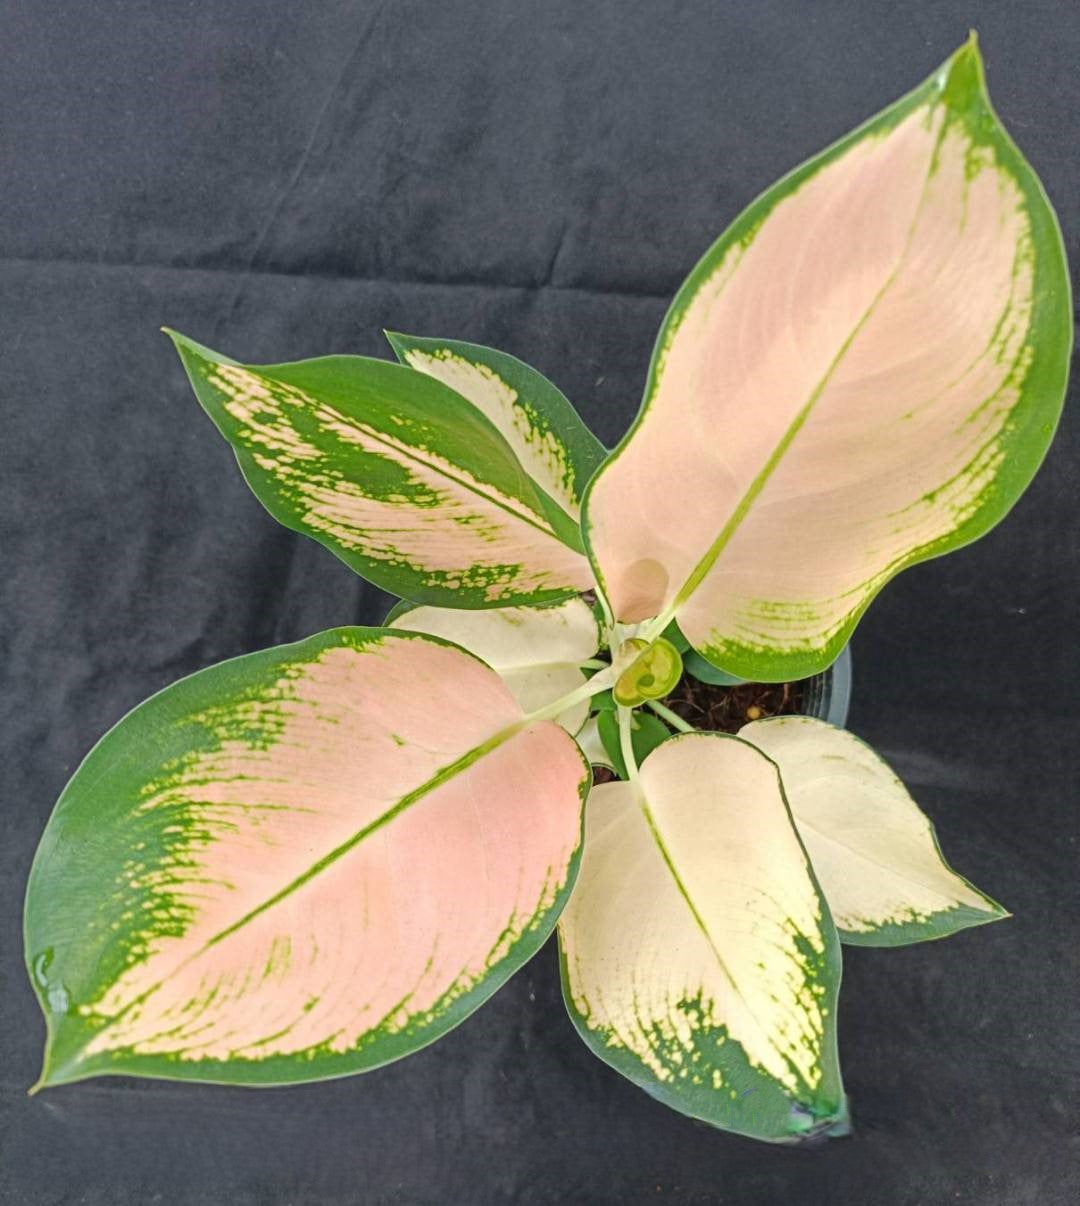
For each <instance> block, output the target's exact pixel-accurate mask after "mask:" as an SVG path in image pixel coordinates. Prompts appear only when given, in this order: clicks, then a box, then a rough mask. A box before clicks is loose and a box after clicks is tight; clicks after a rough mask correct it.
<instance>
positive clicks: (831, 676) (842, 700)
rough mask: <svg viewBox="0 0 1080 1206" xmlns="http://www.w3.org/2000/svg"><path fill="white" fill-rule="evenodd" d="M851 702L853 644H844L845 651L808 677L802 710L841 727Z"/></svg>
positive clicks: (844, 722) (806, 713)
mask: <svg viewBox="0 0 1080 1206" xmlns="http://www.w3.org/2000/svg"><path fill="white" fill-rule="evenodd" d="M850 706H851V646H850V645H845V646H844V651H843V653H841V654H840V656H839V657H838V658H837V659H836V661H835V662H833V664H832V665H831V666H830V667H829V668H828V670H826V671H825V672H824V673H823V674H815V675H814V677H813V678H808V679H807V680H806V684H805V687H804V693H803V705H802V707H801V708H800V709H799V710H800V711H801V712H802V713H803V715H804V716H816V717H817V718H818V719H819V720H827V721H828V722H829V724H834V725H836V726H837V727H838V728H841V729H842V728H843V727H844V725H845V724H846V723H847V717H848V709H849V707H850Z"/></svg>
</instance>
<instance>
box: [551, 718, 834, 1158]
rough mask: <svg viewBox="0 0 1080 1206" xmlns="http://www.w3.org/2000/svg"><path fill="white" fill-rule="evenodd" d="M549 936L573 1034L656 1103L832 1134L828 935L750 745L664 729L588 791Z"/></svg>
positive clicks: (772, 1135) (740, 1124) (772, 1129)
mask: <svg viewBox="0 0 1080 1206" xmlns="http://www.w3.org/2000/svg"><path fill="white" fill-rule="evenodd" d="M559 941H560V945H561V949H562V970H563V994H564V997H565V999H566V1004H567V1008H568V1010H569V1012H570V1016H571V1018H572V1019H573V1022H574V1025H575V1026H576V1027H577V1029H578V1032H579V1033H580V1034H581V1036H582V1038H583V1039H584V1040H585V1042H586V1043H587V1044H588V1046H589V1047H590V1048H591V1049H592V1050H593V1051H594V1052H595V1053H596V1054H597V1055H598V1056H599V1057H600V1058H601V1059H603V1060H604V1061H605V1062H607V1063H609V1064H611V1065H612V1067H614V1068H615V1069H617V1070H618V1071H619V1072H621V1073H622V1074H623V1075H624V1076H628V1077H629V1078H630V1079H631V1080H632V1081H634V1082H635V1083H636V1084H638V1085H640V1086H641V1087H642V1088H644V1089H646V1090H647V1091H648V1092H649V1093H651V1094H652V1095H653V1096H654V1097H656V1098H658V1099H659V1100H660V1101H662V1102H664V1103H665V1104H666V1105H669V1106H672V1107H673V1108H674V1109H677V1110H681V1111H682V1112H683V1113H685V1114H691V1115H693V1116H694V1117H695V1118H701V1119H704V1120H705V1121H706V1122H711V1123H713V1124H715V1125H717V1126H721V1127H724V1128H725V1129H727V1130H733V1131H738V1132H739V1133H740V1134H744V1135H751V1136H753V1137H755V1138H759V1139H770V1140H777V1141H783V1140H791V1139H798V1138H800V1137H803V1136H806V1135H808V1134H811V1133H819V1132H821V1131H830V1132H833V1133H836V1132H839V1131H842V1130H843V1129H844V1128H845V1126H846V1117H847V1113H846V1105H845V1101H844V1093H843V1089H842V1086H841V1081H840V1069H839V1063H838V1059H837V1052H836V997H837V990H838V988H839V983H840V946H839V943H838V941H837V937H836V930H835V928H834V927H833V923H832V920H831V918H830V917H829V911H828V908H827V907H826V905H825V903H824V901H823V899H822V897H821V894H820V892H819V891H818V887H817V884H816V883H815V881H814V877H813V872H812V871H811V868H810V864H809V861H808V860H807V857H806V853H805V851H804V850H803V848H802V846H801V845H800V843H799V839H798V836H797V835H796V833H795V829H794V827H793V825H792V823H791V817H790V815H789V813H788V810H787V805H786V804H785V802H784V796H783V792H782V789H781V786H780V779H779V776H778V775H777V771H776V767H775V766H774V765H773V763H772V762H770V761H769V760H768V759H767V758H766V757H765V756H764V755H763V754H761V753H759V751H757V750H756V749H754V747H753V746H751V745H748V744H747V743H746V742H744V741H740V740H739V739H738V738H736V737H729V736H726V735H723V734H719V733H691V734H687V735H682V736H677V737H673V738H671V740H670V741H666V742H665V743H664V744H663V745H661V746H660V747H659V748H658V749H656V750H655V751H654V752H653V753H652V754H650V755H649V756H648V758H646V759H645V761H644V762H643V763H642V765H641V768H640V771H639V777H638V778H637V779H636V780H635V781H631V782H629V783H609V784H603V785H601V786H600V787H597V788H594V789H593V791H592V793H591V794H590V796H589V801H588V804H587V806H586V809H585V854H584V857H583V859H582V864H581V871H580V874H579V876H578V881H577V885H576V886H575V888H574V892H573V895H572V896H571V898H570V903H569V904H568V905H567V907H566V909H565V910H564V912H563V915H562V917H561V919H560V921H559Z"/></svg>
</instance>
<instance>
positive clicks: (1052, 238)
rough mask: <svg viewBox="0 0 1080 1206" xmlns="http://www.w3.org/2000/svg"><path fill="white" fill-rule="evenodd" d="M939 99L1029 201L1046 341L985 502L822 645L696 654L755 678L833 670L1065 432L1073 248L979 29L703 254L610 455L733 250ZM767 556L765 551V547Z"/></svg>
mask: <svg viewBox="0 0 1080 1206" xmlns="http://www.w3.org/2000/svg"><path fill="white" fill-rule="evenodd" d="M939 101H940V102H943V103H945V104H946V105H947V106H948V108H949V112H950V114H951V117H952V119H954V120H960V121H961V122H962V123H963V124H964V126H965V129H966V130H967V132H968V133H969V134H970V135H971V136H972V138H973V140H974V141H975V142H976V144H977V145H989V146H991V147H992V148H993V150H994V152H995V154H996V156H997V161H998V163H999V164H1000V165H1001V166H1002V167H1004V168H1005V169H1006V170H1007V171H1009V172H1010V173H1011V174H1012V176H1013V178H1014V179H1015V180H1016V183H1017V185H1018V186H1019V188H1020V191H1021V193H1022V195H1023V197H1024V199H1025V203H1026V213H1027V215H1028V217H1029V219H1030V222H1031V234H1032V246H1033V252H1034V261H1035V274H1034V281H1033V286H1032V288H1033V298H1032V316H1031V327H1030V331H1029V336H1028V344H1026V345H1025V346H1029V345H1030V343H1031V341H1032V339H1037V340H1038V341H1039V343H1040V344H1041V353H1040V354H1039V355H1036V356H1035V357H1034V359H1033V362H1032V364H1031V366H1030V368H1029V370H1028V372H1027V374H1026V375H1025V377H1024V380H1023V385H1022V387H1021V397H1020V399H1019V401H1018V402H1017V404H1016V405H1015V406H1014V407H1013V409H1012V411H1011V414H1010V418H1009V422H1008V424H1007V425H1006V427H1005V428H1004V429H1003V431H1002V436H1001V442H1002V446H1003V448H1004V449H1005V459H1004V463H1003V465H1002V467H1001V469H999V470H998V472H997V473H996V474H995V475H994V477H993V479H992V480H991V481H990V483H989V484H988V485H987V487H986V488H985V490H984V491H983V494H982V497H981V504H980V505H979V506H978V507H977V508H976V509H975V510H974V513H973V514H972V515H971V516H970V517H969V518H968V519H967V520H965V521H964V522H963V523H962V524H961V525H960V527H958V528H957V529H955V530H954V531H953V532H951V533H950V534H949V535H947V536H944V537H941V538H940V539H938V540H935V541H932V542H931V543H929V544H927V545H923V546H922V547H921V548H918V549H915V550H914V551H913V552H912V553H910V554H909V555H908V556H907V557H904V558H902V559H901V560H900V561H899V562H897V563H896V564H895V565H893V566H892V567H890V570H889V572H888V574H887V575H886V576H885V577H883V578H882V580H881V582H880V583H879V584H878V586H877V588H876V589H875V590H874V591H873V592H872V593H871V594H870V596H869V597H868V598H866V599H865V600H863V602H862V603H860V604H859V606H858V607H856V608H855V609H854V610H853V611H852V612H851V613H850V614H849V615H848V618H847V619H846V620H845V622H844V623H843V624H842V625H841V626H840V627H839V628H838V629H837V630H836V631H835V632H834V633H833V635H832V636H831V637H830V638H829V640H828V641H827V642H826V643H825V645H824V646H823V647H822V648H821V649H820V650H818V651H795V652H791V653H783V654H776V653H762V652H760V651H759V650H755V649H753V648H751V647H749V646H745V647H740V646H736V645H734V644H731V645H729V646H727V647H725V648H723V649H713V648H708V647H707V648H702V649H699V650H698V652H699V653H701V654H702V655H703V656H704V657H705V658H706V659H707V660H708V661H710V662H712V663H713V664H714V665H723V667H724V668H725V669H726V670H728V671H729V672H730V673H732V674H737V675H739V676H740V677H742V678H744V679H746V680H747V681H750V682H789V681H793V680H796V679H801V678H809V677H810V676H811V675H814V674H820V673H821V672H822V671H824V670H825V669H827V668H828V667H829V666H830V665H831V664H832V663H833V662H834V661H835V660H836V658H837V657H838V656H839V655H840V652H841V650H842V649H843V647H844V645H846V644H847V642H848V641H849V640H850V639H851V634H852V633H853V632H854V630H855V627H856V625H857V624H858V623H859V621H860V620H861V619H862V616H863V614H864V613H865V612H866V610H867V608H868V607H869V606H870V604H871V603H872V602H873V601H874V599H875V598H876V597H877V595H878V593H879V592H880V590H881V589H882V588H883V587H884V586H885V585H886V584H887V583H888V582H889V581H891V580H892V579H893V578H894V577H896V575H897V574H899V573H900V572H901V571H902V570H904V569H907V568H908V567H909V566H912V565H917V564H919V563H920V562H923V561H929V560H931V559H932V558H934V557H940V556H942V555H944V554H945V553H949V552H952V551H953V550H955V549H959V548H962V547H963V546H965V545H968V544H971V543H972V542H973V541H975V540H977V539H978V538H979V537H980V536H983V535H985V534H986V533H987V532H988V531H990V529H991V528H993V527H994V526H995V525H996V524H998V523H1000V522H1001V520H1002V519H1004V518H1005V516H1006V515H1007V514H1008V513H1009V511H1010V510H1011V509H1012V507H1013V505H1014V504H1015V503H1016V501H1017V500H1018V499H1019V497H1020V496H1021V494H1023V492H1024V490H1025V489H1026V488H1027V486H1028V485H1029V483H1030V482H1031V479H1032V478H1033V477H1034V476H1035V473H1036V471H1037V470H1038V468H1039V466H1040V465H1041V464H1042V461H1043V459H1044V457H1045V456H1046V452H1047V449H1048V448H1049V446H1050V442H1051V440H1052V439H1053V436H1054V432H1055V431H1056V429H1057V424H1058V420H1059V419H1060V416H1061V410H1062V406H1063V404H1064V401H1065V387H1066V384H1067V382H1068V375H1069V360H1070V355H1071V351H1072V344H1073V313H1072V293H1071V285H1070V280H1069V273H1068V263H1067V260H1066V256H1065V244H1064V240H1063V238H1062V234H1061V227H1060V225H1059V224H1058V220H1057V216H1056V214H1055V213H1054V209H1053V207H1052V205H1051V203H1050V199H1049V198H1048V197H1047V195H1046V192H1045V190H1044V189H1043V186H1042V183H1041V181H1040V180H1039V178H1038V176H1037V175H1036V174H1035V172H1034V170H1033V169H1032V167H1031V166H1030V164H1029V163H1028V162H1027V160H1026V159H1025V158H1024V156H1023V155H1022V154H1021V152H1020V150H1019V148H1018V147H1017V146H1016V144H1015V143H1014V142H1013V140H1012V138H1011V137H1010V135H1009V133H1008V131H1007V130H1006V129H1005V127H1004V125H1002V123H1001V121H1000V119H999V118H998V116H997V113H996V111H995V110H994V107H993V105H992V103H991V101H990V96H989V93H988V92H987V88H986V78H985V70H984V65H983V61H982V56H981V55H980V53H979V47H978V39H977V37H976V35H975V33H974V31H973V32H972V33H971V35H970V37H969V38H968V40H967V42H966V43H965V44H964V45H963V46H961V47H960V49H959V50H957V51H956V52H955V53H954V54H953V55H952V56H951V57H950V58H949V59H947V60H946V61H945V63H943V64H942V66H941V67H939V68H938V70H937V71H935V72H934V73H933V75H931V76H930V77H929V79H927V80H926V81H925V82H924V83H922V84H920V85H919V86H918V87H917V88H915V89H914V90H913V91H911V92H909V93H908V94H907V95H906V96H903V97H901V98H900V99H899V100H898V101H895V102H894V103H893V104H891V105H889V106H887V107H886V108H885V109H883V110H881V112H879V113H878V114H876V115H875V116H873V117H871V118H869V119H868V120H867V121H865V122H863V123H862V124H861V125H859V126H857V127H856V128H855V129H854V130H852V131H851V132H850V133H849V134H846V135H845V136H844V137H842V138H840V139H839V140H838V141H836V142H834V143H832V144H831V145H830V146H829V147H827V148H826V149H825V150H824V151H821V152H820V153H819V154H817V155H815V156H813V157H811V158H810V159H808V160H806V161H805V162H804V163H802V164H801V165H800V166H798V167H796V168H795V169H794V170H792V171H791V172H789V173H787V174H786V175H785V176H782V177H781V178H780V180H778V181H777V182H776V183H775V184H773V185H771V186H770V187H769V188H767V189H766V190H765V191H764V192H762V193H760V194H759V195H758V197H757V198H755V200H754V201H752V202H751V203H750V205H748V206H747V208H746V209H744V210H743V211H742V213H741V214H740V215H739V216H738V217H737V218H736V219H735V221H734V222H733V223H732V224H731V225H730V226H729V227H728V228H727V229H726V230H725V231H724V233H723V234H722V235H721V236H720V237H719V238H718V239H717V240H716V242H714V243H713V244H712V246H711V247H710V248H709V249H708V251H706V252H705V254H704V256H703V257H702V258H701V259H700V260H699V261H698V263H697V264H696V265H695V267H694V268H693V270H692V271H691V273H690V275H689V276H688V277H687V278H686V280H685V281H684V282H683V284H682V285H681V286H680V288H679V291H678V292H677V293H676V295H675V298H674V300H673V301H672V303H671V306H670V307H669V309H668V311H667V314H666V315H665V316H664V320H663V322H662V323H661V325H660V330H659V333H658V335H657V339H656V343H655V345H654V348H653V354H652V360H651V362H650V365H649V373H648V379H647V381H646V386H645V393H644V397H643V400H642V403H641V407H640V409H639V411H638V414H637V416H636V418H635V419H634V422H633V424H632V425H631V427H630V429H629V430H628V431H627V433H626V435H625V436H623V438H622V440H620V441H619V443H618V445H617V446H616V448H615V450H614V451H613V452H612V454H611V456H610V457H609V458H608V463H612V462H614V461H615V460H616V459H617V458H618V457H619V455H620V453H621V452H622V451H623V450H624V449H625V448H626V446H627V445H628V444H629V442H630V441H631V440H632V439H633V438H634V435H635V433H636V432H637V430H638V428H639V427H640V425H641V423H642V421H643V419H644V417H645V414H646V413H647V411H648V409H649V403H650V400H651V398H652V397H653V395H654V394H655V392H656V389H657V386H658V380H659V369H660V366H661V361H662V357H663V351H664V347H665V344H666V341H667V336H668V332H669V330H671V329H672V328H673V327H676V326H678V324H679V322H680V321H681V319H682V316H683V314H684V312H685V310H686V309H687V307H688V306H689V304H690V302H691V301H692V300H693V298H694V297H695V296H696V295H697V293H698V290H699V289H700V288H701V286H702V285H703V284H704V283H705V282H706V281H707V280H708V278H709V276H710V275H711V274H712V272H713V271H714V270H715V268H716V267H717V265H718V264H719V262H720V261H721V260H722V258H723V256H724V254H725V253H726V252H727V250H728V248H729V247H731V246H732V245H733V244H737V243H744V244H748V243H750V242H751V241H752V240H753V239H754V237H755V235H756V234H757V231H758V228H759V227H760V226H761V225H762V223H763V222H764V221H765V220H766V219H767V218H768V216H769V214H770V212H771V211H772V210H773V209H774V208H775V207H776V206H777V205H778V204H779V203H780V202H781V201H783V200H784V199H785V198H787V197H789V196H790V195H791V194H792V193H794V192H796V191H797V190H798V189H799V187H800V186H801V185H802V184H804V183H805V182H806V181H807V180H808V179H809V178H810V177H811V176H813V175H814V174H816V173H817V172H818V171H820V170H821V168H823V167H825V166H826V165H827V164H829V163H831V162H832V161H833V160H835V159H837V158H839V157H840V156H841V155H843V154H844V153H845V152H846V151H847V150H849V149H850V148H851V147H852V146H853V145H855V144H856V143H858V142H859V141H861V140H862V139H863V138H866V137H868V136H873V135H878V134H883V133H885V132H887V131H888V130H890V129H891V128H892V127H894V126H895V125H897V124H898V123H899V122H901V121H902V120H903V119H904V118H905V117H907V116H908V115H909V114H910V113H911V112H912V111H913V110H914V109H917V108H919V107H920V106H922V105H924V104H926V103H928V102H930V103H937V102H939ZM601 476H602V473H597V474H596V475H595V476H594V477H593V479H592V481H591V482H590V483H589V488H588V489H587V490H586V492H585V498H584V500H583V502H582V524H581V527H582V535H583V537H584V541H585V547H586V551H587V552H588V555H589V559H590V561H591V562H592V565H593V572H594V576H595V578H596V581H597V583H598V584H599V586H600V588H601V589H603V587H604V579H603V574H602V571H601V568H600V564H599V562H598V560H597V557H596V554H595V551H594V550H593V548H592V546H591V543H590V539H589V532H590V527H589V497H590V495H591V493H592V490H593V489H594V488H595V486H596V482H597V481H598V480H599V479H600V477H601ZM764 552H765V553H766V554H767V550H765V551H764ZM676 618H677V616H676Z"/></svg>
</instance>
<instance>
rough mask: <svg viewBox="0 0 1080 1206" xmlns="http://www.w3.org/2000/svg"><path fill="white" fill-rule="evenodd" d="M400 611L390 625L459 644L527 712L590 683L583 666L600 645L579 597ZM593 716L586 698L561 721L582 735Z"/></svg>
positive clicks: (594, 625) (597, 632) (591, 618)
mask: <svg viewBox="0 0 1080 1206" xmlns="http://www.w3.org/2000/svg"><path fill="white" fill-rule="evenodd" d="M394 611H395V612H397V614H396V615H394V616H393V618H392V619H388V623H387V626H388V627H390V628H393V629H395V630H401V631H406V632H423V633H428V634H429V635H431V636H436V637H440V638H441V639H443V640H446V641H453V642H454V644H456V645H460V646H461V647H462V648H463V649H466V650H468V652H469V653H472V654H474V655H475V656H476V657H478V658H480V659H481V661H483V662H486V663H487V665H489V666H490V667H491V668H492V669H493V670H494V671H496V673H497V674H499V676H500V677H501V678H502V680H503V682H504V683H506V685H507V686H508V687H509V688H510V691H511V693H512V694H513V696H514V698H515V699H516V700H517V701H518V703H519V704H520V705H521V708H522V709H523V710H524V711H525V712H526V713H529V712H534V711H538V710H539V709H540V708H542V707H544V706H545V705H546V704H550V703H554V702H555V700H557V699H559V698H561V697H562V696H563V695H569V693H570V692H571V691H573V690H574V689H575V688H576V687H580V686H581V685H582V684H583V683H584V682H585V674H584V672H583V671H582V670H581V664H582V663H583V662H585V661H588V659H589V658H591V657H593V656H594V655H595V653H596V651H597V649H598V648H599V647H600V630H599V627H598V626H597V622H596V616H595V615H594V614H593V611H592V608H591V607H590V606H589V605H588V604H587V603H586V602H585V601H584V599H582V598H580V596H579V597H575V598H572V599H567V600H566V602H565V603H557V604H555V605H554V606H550V607H504V608H491V609H488V610H485V611H461V610H458V609H455V608H450V607H412V608H406V609H403V610H400V611H399V610H398V609H397V608H395V609H394ZM588 714H589V701H588V700H587V699H584V700H582V701H581V702H580V703H579V704H577V705H575V706H573V707H572V708H570V709H569V710H567V711H566V712H564V713H562V714H561V715H560V716H559V717H558V722H559V723H560V724H561V725H562V726H563V728H565V729H566V730H567V731H568V732H570V733H576V732H577V731H578V729H580V728H581V726H582V725H583V724H584V723H585V718H586V717H587V716H588Z"/></svg>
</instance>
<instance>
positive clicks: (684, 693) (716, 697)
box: [593, 674, 805, 783]
mask: <svg viewBox="0 0 1080 1206" xmlns="http://www.w3.org/2000/svg"><path fill="white" fill-rule="evenodd" d="M804 693H805V692H804V684H803V683H801V682H797V683H739V684H738V685H736V686H734V687H721V686H718V685H716V684H714V683H702V682H698V680H697V679H696V678H691V677H690V675H689V674H684V675H683V677H682V681H681V682H680V683H679V685H678V686H677V687H676V688H675V690H674V691H673V692H672V693H671V694H670V695H668V696H667V697H666V698H665V699H664V703H665V704H667V706H668V707H669V708H670V709H671V710H672V711H673V712H675V713H676V714H677V715H679V716H681V717H682V718H683V720H685V721H687V722H688V723H689V724H692V725H693V726H694V728H696V729H707V730H712V731H713V732H717V733H737V732H738V731H739V729H741V728H742V727H743V725H744V724H749V723H750V721H752V720H762V719H764V718H765V717H766V716H792V715H795V714H797V713H799V712H801V711H802V703H803V697H804ZM617 778H618V776H617V775H616V774H615V773H614V772H613V771H609V770H608V769H607V767H606V766H594V767H593V782H594V783H611V782H612V781H613V780H615V779H617Z"/></svg>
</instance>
